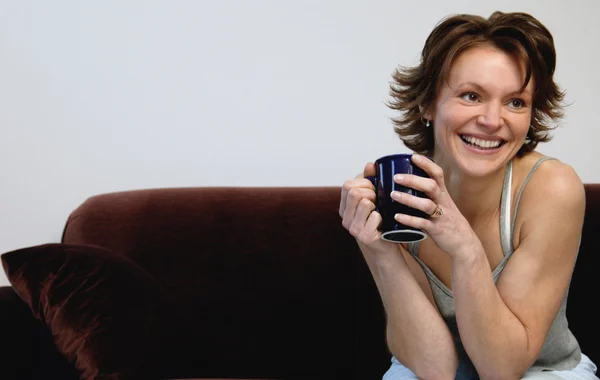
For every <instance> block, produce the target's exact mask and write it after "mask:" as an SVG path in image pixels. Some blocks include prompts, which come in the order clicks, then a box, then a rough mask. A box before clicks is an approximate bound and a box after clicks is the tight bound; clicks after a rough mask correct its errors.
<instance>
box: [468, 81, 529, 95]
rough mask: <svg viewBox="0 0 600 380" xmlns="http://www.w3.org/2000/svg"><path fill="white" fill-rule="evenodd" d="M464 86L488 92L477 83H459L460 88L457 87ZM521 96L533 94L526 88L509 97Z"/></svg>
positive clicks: (514, 92) (512, 93)
mask: <svg viewBox="0 0 600 380" xmlns="http://www.w3.org/2000/svg"><path fill="white" fill-rule="evenodd" d="M464 86H472V87H475V88H476V89H477V90H478V91H481V92H486V90H485V88H483V87H482V86H481V85H479V84H477V83H475V82H462V83H459V84H458V86H456V87H457V88H460V87H464ZM521 94H527V95H530V96H532V95H533V94H532V92H531V91H530V90H529V89H527V88H525V89H524V90H522V91H521V89H519V90H517V91H513V92H511V93H510V94H509V95H521Z"/></svg>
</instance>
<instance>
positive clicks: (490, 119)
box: [477, 102, 504, 130]
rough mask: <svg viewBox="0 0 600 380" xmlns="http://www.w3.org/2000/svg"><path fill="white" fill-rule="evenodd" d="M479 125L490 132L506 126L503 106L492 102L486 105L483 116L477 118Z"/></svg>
mask: <svg viewBox="0 0 600 380" xmlns="http://www.w3.org/2000/svg"><path fill="white" fill-rule="evenodd" d="M477 123H479V124H480V125H481V126H483V127H485V128H486V129H489V130H495V129H498V128H500V127H502V125H503V124H504V119H502V105H501V104H496V103H495V102H490V103H487V104H486V105H485V108H483V110H482V113H481V115H479V116H478V117H477Z"/></svg>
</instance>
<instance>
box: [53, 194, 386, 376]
mask: <svg viewBox="0 0 600 380" xmlns="http://www.w3.org/2000/svg"><path fill="white" fill-rule="evenodd" d="M339 196H340V189H339V188H335V187H331V188H321V187H306V188H218V187H217V188H170V189H148V190H137V191H126V192H118V193H111V194H103V195H100V196H96V197H92V198H90V199H88V200H87V201H86V202H84V203H83V204H82V205H81V206H80V207H79V208H78V209H77V210H75V211H74V212H73V213H72V214H71V217H70V219H69V221H68V224H67V226H66V228H65V231H64V238H63V240H64V242H67V243H76V244H80V243H86V244H94V245H101V246H104V247H107V248H110V249H111V250H113V251H114V252H119V253H120V254H123V255H125V256H127V257H129V258H131V259H132V260H134V261H135V262H136V263H138V264H139V265H140V266H141V267H143V268H144V269H145V270H147V271H148V272H149V273H152V275H153V276H154V277H155V278H156V279H157V281H158V282H159V283H160V284H161V285H162V286H164V288H165V289H166V290H167V291H168V292H169V293H170V294H173V296H174V297H175V299H176V302H177V304H178V305H181V306H182V307H184V308H185V312H186V314H187V315H189V317H190V318H191V320H193V321H194V323H193V327H192V329H190V331H189V332H188V336H189V337H190V338H191V339H192V341H193V342H195V343H194V346H193V347H192V348H191V349H189V348H185V349H184V350H182V352H180V357H181V359H182V362H185V363H186V364H185V365H184V364H181V365H180V367H179V368H178V372H177V373H173V375H177V376H179V377H184V378H185V377H187V378H198V377H232V378H235V377H242V378H275V379H308V378H323V379H334V378H340V379H341V378H344V379H360V380H364V379H366V378H373V374H374V373H375V374H383V372H385V369H386V368H387V366H388V360H389V358H388V355H387V348H386V345H385V341H384V339H383V338H384V337H385V329H384V319H383V313H382V311H383V308H382V305H381V303H380V300H379V297H378V296H377V291H376V288H375V284H374V282H373V281H372V279H371V277H370V274H369V272H368V269H367V267H366V265H365V264H364V260H363V258H362V255H361V254H360V252H359V250H358V248H357V246H356V243H355V241H354V239H353V238H352V237H351V236H350V235H349V234H348V232H347V231H346V230H344V228H343V227H342V226H341V220H340V217H339V215H338V211H337V209H338V206H339ZM173 377H175V376H173Z"/></svg>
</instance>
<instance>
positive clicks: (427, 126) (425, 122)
mask: <svg viewBox="0 0 600 380" xmlns="http://www.w3.org/2000/svg"><path fill="white" fill-rule="evenodd" d="M421 123H423V124H425V128H429V126H430V125H431V123H430V122H429V119H423V117H421Z"/></svg>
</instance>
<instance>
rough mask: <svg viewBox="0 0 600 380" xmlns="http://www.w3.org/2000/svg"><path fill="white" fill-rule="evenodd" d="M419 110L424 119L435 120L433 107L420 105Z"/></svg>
mask: <svg viewBox="0 0 600 380" xmlns="http://www.w3.org/2000/svg"><path fill="white" fill-rule="evenodd" d="M419 112H420V113H421V117H423V119H427V120H431V121H433V113H432V112H431V107H430V108H427V110H425V107H424V106H422V105H419Z"/></svg>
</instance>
